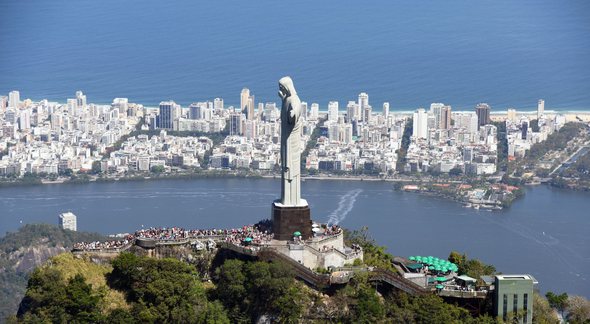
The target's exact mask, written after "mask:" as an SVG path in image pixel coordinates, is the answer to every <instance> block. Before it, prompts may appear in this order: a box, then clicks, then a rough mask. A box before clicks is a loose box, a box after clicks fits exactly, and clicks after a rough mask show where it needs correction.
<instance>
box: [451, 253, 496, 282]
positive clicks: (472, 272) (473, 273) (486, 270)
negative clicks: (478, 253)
mask: <svg viewBox="0 0 590 324" xmlns="http://www.w3.org/2000/svg"><path fill="white" fill-rule="evenodd" d="M449 261H451V262H453V263H454V264H456V265H457V266H458V267H459V275H468V276H470V277H471V278H476V279H478V278H479V277H481V276H491V275H494V274H497V272H496V268H495V267H494V266H493V265H489V264H485V263H483V262H481V261H480V260H477V259H468V258H467V255H466V254H461V253H459V252H456V251H452V252H451V254H449Z"/></svg>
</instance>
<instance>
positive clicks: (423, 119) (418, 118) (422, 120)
mask: <svg viewBox="0 0 590 324" xmlns="http://www.w3.org/2000/svg"><path fill="white" fill-rule="evenodd" d="M413 117H414V120H413V123H414V124H413V128H414V129H413V131H412V136H414V137H415V138H417V139H419V138H422V139H426V138H428V114H427V113H426V110H424V108H419V109H417V110H416V112H414V116H413Z"/></svg>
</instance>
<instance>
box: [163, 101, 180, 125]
mask: <svg viewBox="0 0 590 324" xmlns="http://www.w3.org/2000/svg"><path fill="white" fill-rule="evenodd" d="M178 118H180V106H179V105H177V104H176V103H175V102H174V101H162V102H160V115H159V116H158V128H164V129H172V128H173V125H174V121H175V120H176V119H178Z"/></svg>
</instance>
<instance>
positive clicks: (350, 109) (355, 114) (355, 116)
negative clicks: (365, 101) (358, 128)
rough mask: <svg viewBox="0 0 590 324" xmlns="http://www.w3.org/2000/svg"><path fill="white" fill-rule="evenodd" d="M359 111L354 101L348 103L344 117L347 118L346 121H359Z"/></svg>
mask: <svg viewBox="0 0 590 324" xmlns="http://www.w3.org/2000/svg"><path fill="white" fill-rule="evenodd" d="M360 111H361V110H360V109H359V105H358V103H357V102H356V101H349V102H348V104H347V105H346V115H347V116H348V120H349V121H350V122H352V121H353V120H360V119H361V114H360Z"/></svg>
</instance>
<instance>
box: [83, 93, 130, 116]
mask: <svg viewBox="0 0 590 324" xmlns="http://www.w3.org/2000/svg"><path fill="white" fill-rule="evenodd" d="M85 101H86V96H84V102H85ZM111 107H113V108H117V110H118V112H119V115H126V114H127V109H129V99H127V98H115V99H113V102H112V103H111Z"/></svg>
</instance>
